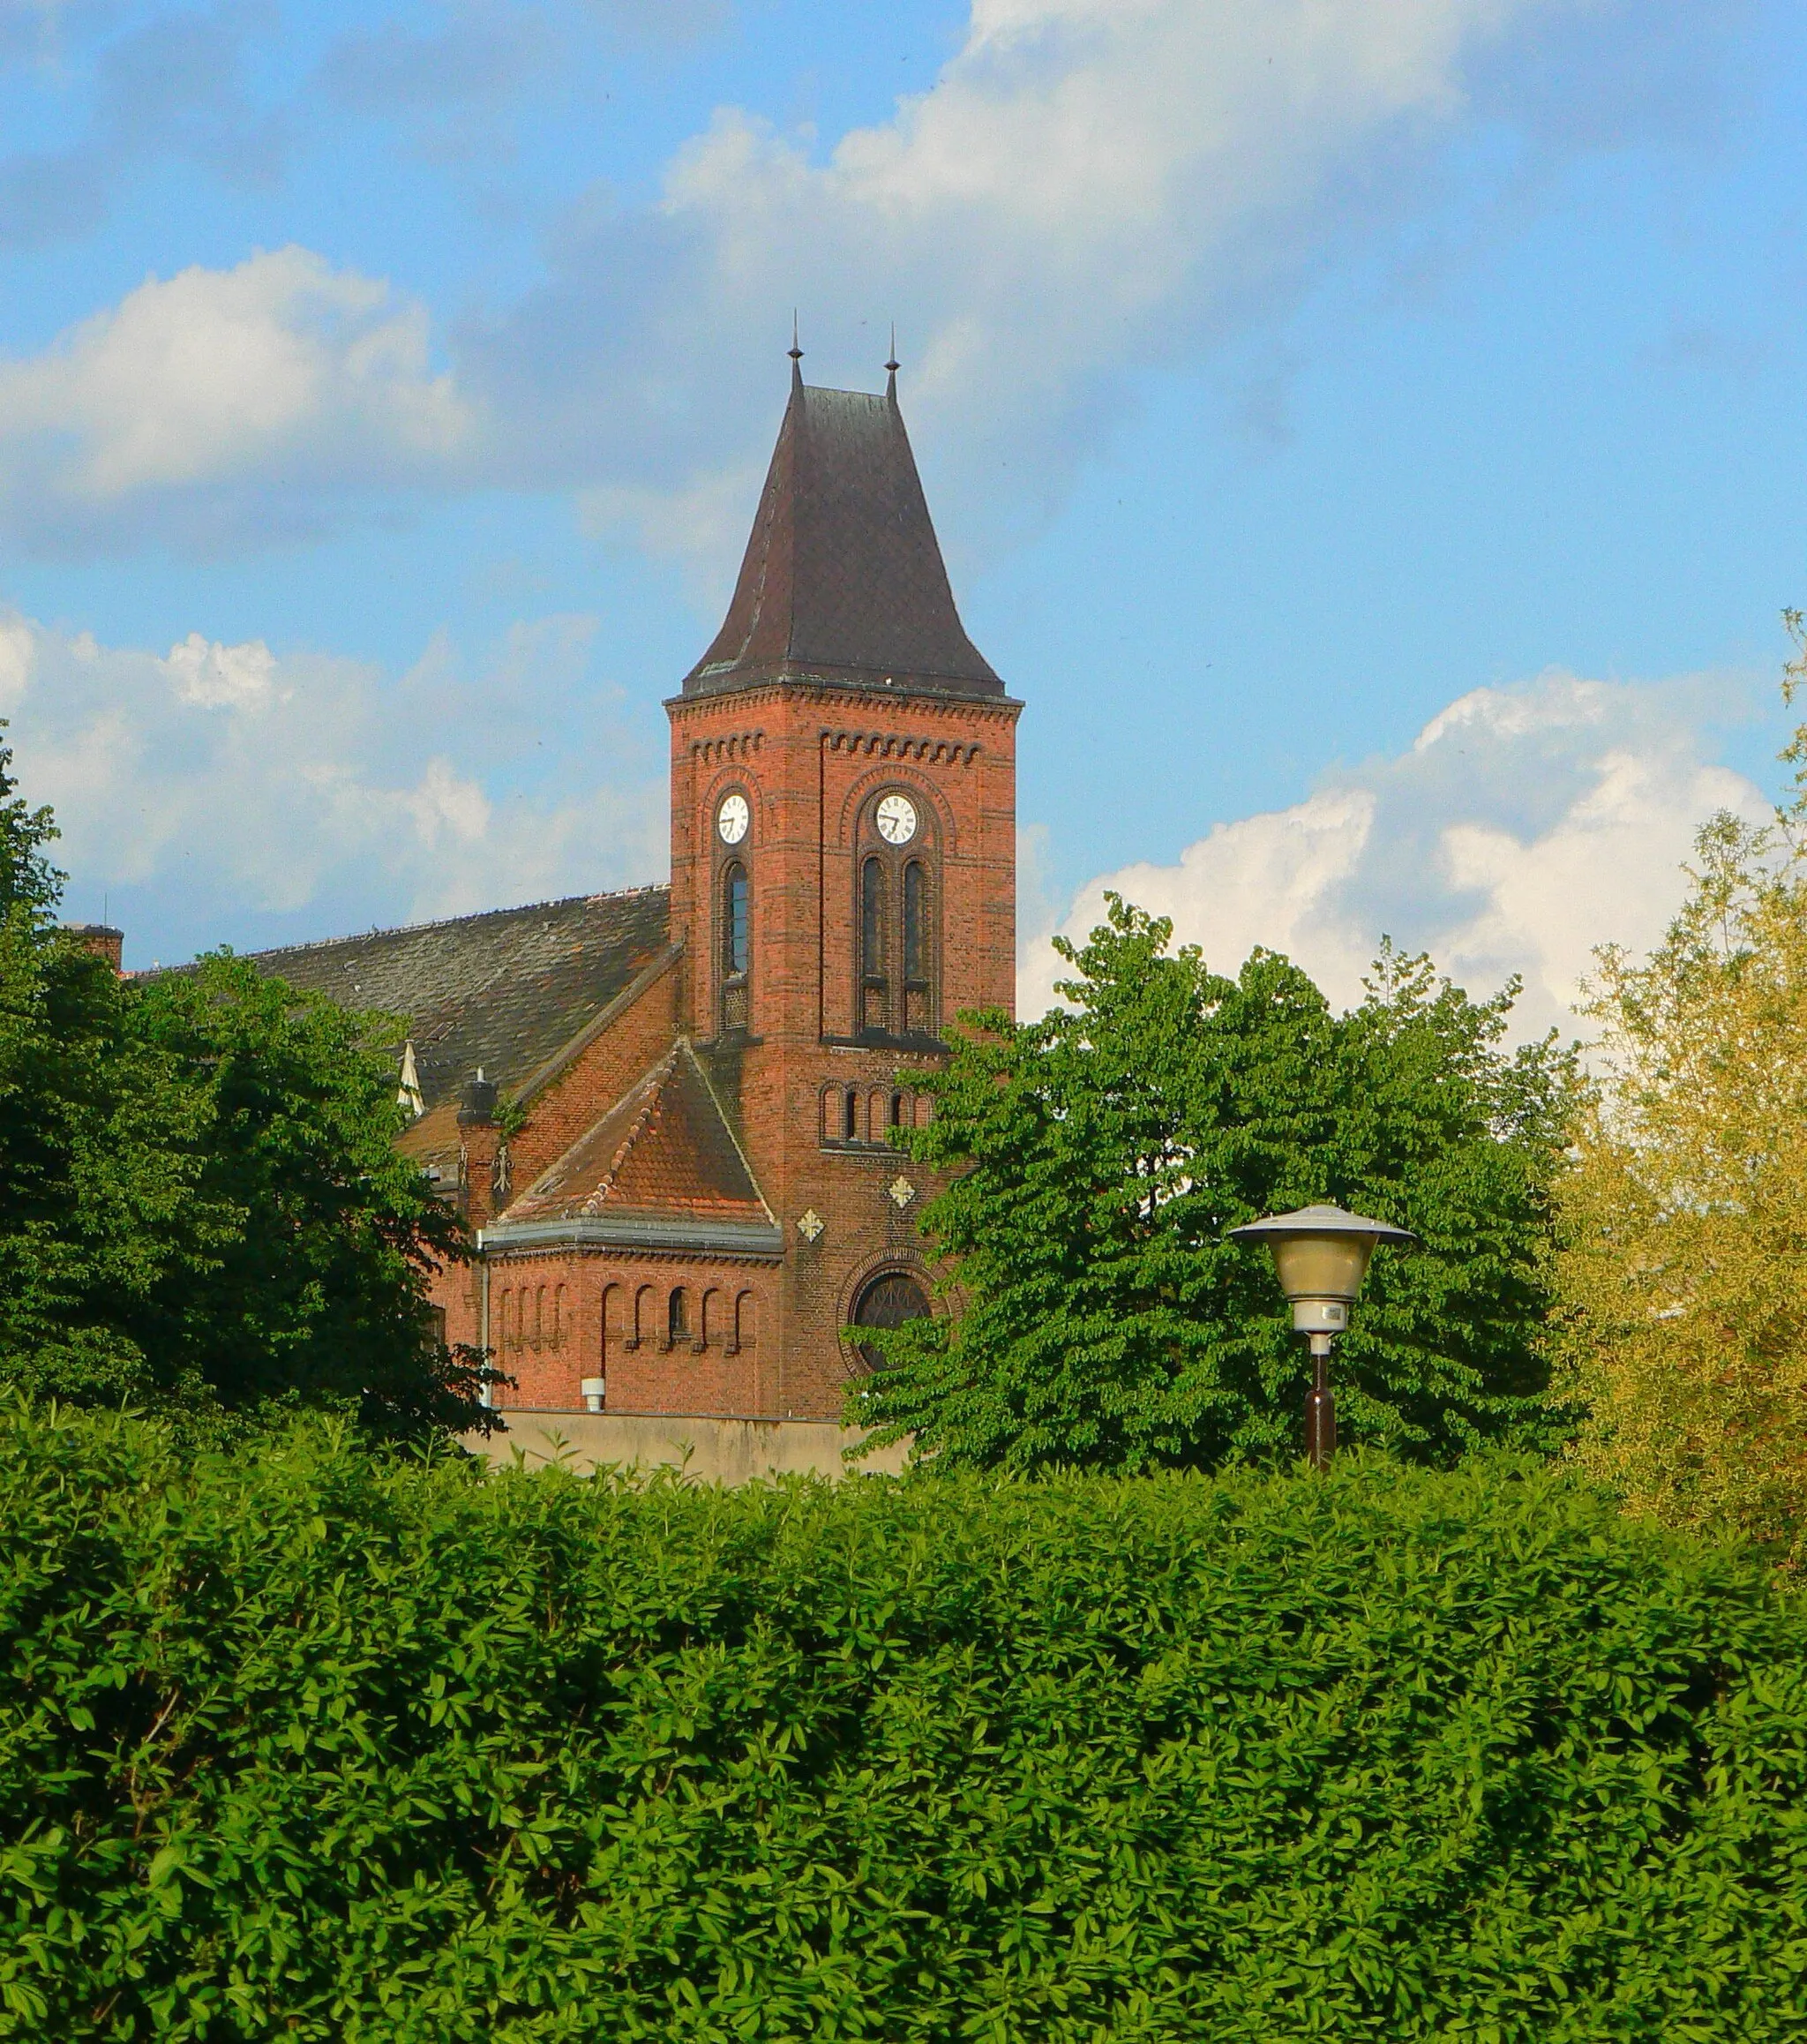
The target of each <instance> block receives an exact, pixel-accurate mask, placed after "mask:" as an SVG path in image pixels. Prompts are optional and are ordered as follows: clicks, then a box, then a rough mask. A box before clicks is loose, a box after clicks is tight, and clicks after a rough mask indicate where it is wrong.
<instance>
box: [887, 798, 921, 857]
mask: <svg viewBox="0 0 1807 2044" xmlns="http://www.w3.org/2000/svg"><path fill="white" fill-rule="evenodd" d="M878 825H879V836H880V837H881V838H883V839H884V841H885V842H886V844H888V845H907V844H908V843H909V842H910V840H911V838H913V837H915V835H916V804H915V803H914V802H912V801H911V799H910V798H909V796H908V795H887V796H886V797H885V799H884V800H883V801H881V803H880V804H879V808H878Z"/></svg>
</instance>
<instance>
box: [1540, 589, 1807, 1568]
mask: <svg viewBox="0 0 1807 2044" xmlns="http://www.w3.org/2000/svg"><path fill="white" fill-rule="evenodd" d="M1789 623H1790V625H1791V627H1793V628H1794V630H1795V632H1796V639H1797V643H1803V645H1807V642H1803V641H1802V638H1801V629H1802V620H1801V619H1800V617H1799V616H1798V614H1796V613H1789ZM1803 678H1807V659H1803V660H1797V661H1796V663H1795V664H1794V665H1793V666H1791V668H1790V669H1789V671H1788V688H1787V694H1788V697H1789V698H1790V699H1792V697H1793V695H1794V693H1795V691H1796V688H1797V687H1798V686H1799V684H1800V683H1801V681H1802V680H1803ZM1782 757H1783V758H1784V760H1786V761H1788V763H1791V764H1792V765H1793V766H1794V767H1795V769H1796V784H1795V790H1794V793H1793V795H1792V797H1791V798H1790V799H1789V800H1787V801H1785V802H1784V803H1783V804H1782V805H1781V807H1780V808H1778V809H1777V810H1776V812H1775V815H1774V817H1773V821H1772V822H1771V823H1767V824H1766V825H1753V824H1751V823H1747V822H1744V821H1742V820H1741V819H1739V818H1737V817H1736V816H1733V815H1719V816H1716V817H1714V818H1713V820H1712V821H1711V822H1709V823H1707V824H1706V827H1705V828H1704V829H1703V830H1702V831H1701V832H1700V835H1699V837H1698V840H1697V848H1696V860H1695V863H1694V864H1693V865H1692V866H1691V868H1688V893H1687V897H1686V899H1685V900H1684V902H1683V906H1682V909H1681V911H1680V913H1678V914H1677V915H1676V919H1675V921H1673V922H1672V923H1671V924H1670V926H1669V928H1668V932H1667V934H1666V935H1665V936H1664V938H1663V941H1662V942H1661V944H1659V945H1658V946H1657V948H1656V949H1655V951H1653V952H1652V954H1651V955H1650V956H1649V958H1646V959H1643V960H1641V961H1640V960H1639V959H1638V958H1633V957H1632V956H1631V955H1630V954H1629V953H1627V952H1626V951H1623V950H1620V949H1618V948H1616V947H1609V948H1608V949H1606V950H1603V951H1601V952H1600V954H1599V961H1600V963H1599V971H1598V974H1597V976H1596V979H1595V981H1594V984H1593V993H1592V1000H1591V1002H1590V1004H1589V1006H1588V1009H1587V1012H1588V1013H1589V1014H1590V1015H1592V1017H1593V1018H1594V1019H1595V1020H1596V1021H1597V1022H1598V1023H1599V1024H1600V1026H1601V1041H1600V1048H1599V1053H1598V1065H1599V1076H1598V1078H1597V1079H1596V1081H1595V1083H1594V1084H1593V1086H1591V1087H1590V1089H1589V1091H1588V1093H1587V1094H1586V1099H1585V1101H1584V1102H1583V1107H1582V1112H1581V1116H1580V1119H1579V1121H1578V1129H1577V1138H1576V1146H1575V1155H1574V1163H1573V1168H1572V1169H1571V1170H1569V1171H1568V1172H1566V1173H1565V1174H1564V1175H1563V1178H1562V1180H1561V1183H1560V1185H1559V1199H1560V1206H1561V1214H1562V1220H1563V1247H1562V1254H1561V1257H1560V1260H1559V1266H1558V1267H1559V1274H1560V1289H1561V1297H1562V1304H1563V1319H1562V1323H1561V1325H1562V1330H1563V1347H1564V1349H1565V1351H1566V1355H1567V1360H1568V1364H1569V1367H1570V1370H1571V1372H1572V1378H1573V1387H1574V1391H1575V1394H1576V1395H1577V1396H1578V1399H1579V1400H1580V1401H1582V1402H1583V1403H1584V1404H1585V1406H1586V1409H1587V1417H1586V1422H1585V1424H1584V1425H1583V1427H1582V1429H1581V1431H1580V1434H1579V1437H1578V1442H1577V1452H1578V1455H1579V1457H1580V1459H1581V1461H1582V1462H1583V1464H1584V1466H1586V1468H1587V1469H1589V1470H1590V1471H1591V1472H1592V1473H1593V1475H1594V1476H1596V1477H1599V1478H1601V1480H1603V1481H1605V1482H1607V1483H1608V1484H1612V1485H1613V1486H1614V1487H1616V1489H1617V1490H1618V1491H1619V1492H1621V1494H1622V1495H1623V1497H1624V1499H1625V1500H1626V1502H1627V1503H1628V1504H1629V1505H1631V1507H1632V1508H1633V1509H1636V1510H1641V1511H1647V1512H1651V1513H1653V1514H1656V1515H1658V1516H1660V1517H1661V1518H1664V1519H1666V1520H1668V1521H1670V1522H1674V1523H1677V1524H1717V1525H1721V1526H1725V1527H1728V1528H1730V1529H1735V1530H1736V1531H1739V1532H1741V1533H1743V1534H1745V1535H1747V1536H1749V1537H1754V1538H1757V1539H1759V1540H1763V1541H1766V1542H1772V1543H1775V1544H1778V1545H1780V1546H1781V1547H1782V1548H1784V1549H1787V1550H1788V1551H1790V1552H1794V1553H1795V1554H1796V1556H1797V1557H1798V1555H1799V1553H1800V1552H1801V1551H1802V1549H1803V1544H1807V725H1803V726H1802V727H1801V728H1800V729H1798V730H1797V731H1796V734H1795V738H1794V740H1793V742H1792V743H1791V744H1790V745H1789V746H1788V748H1787V749H1786V750H1785V751H1784V753H1783V755H1782Z"/></svg>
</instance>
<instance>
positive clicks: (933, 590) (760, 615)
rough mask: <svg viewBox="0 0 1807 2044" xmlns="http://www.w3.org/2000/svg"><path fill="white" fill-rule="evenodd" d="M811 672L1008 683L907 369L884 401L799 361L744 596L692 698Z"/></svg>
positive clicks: (972, 687)
mask: <svg viewBox="0 0 1807 2044" xmlns="http://www.w3.org/2000/svg"><path fill="white" fill-rule="evenodd" d="M799 671H803V672H806V673H812V674H822V675H824V676H825V677H826V678H828V679H832V680H844V681H851V682H852V683H854V684H856V685H859V686H865V687H874V688H884V687H886V686H888V685H889V686H891V687H894V688H910V687H912V686H913V687H916V688H928V689H933V690H934V691H936V692H937V693H941V694H952V695H1000V696H1001V695H1003V693H1004V685H1003V683H1002V682H1001V681H1000V680H999V679H998V677H997V676H996V675H995V674H994V673H993V672H992V669H991V667H990V665H988V664H987V663H986V659H985V657H984V656H983V655H982V654H981V653H980V652H979V650H978V648H977V647H976V646H975V645H974V644H973V643H972V641H971V639H969V638H968V637H967V635H966V630H965V627H964V626H963V625H962V624H961V622H960V613H959V612H958V611H957V610H956V608H955V606H954V592H953V590H952V589H951V588H949V586H948V570H947V567H946V566H945V565H944V563H943V561H942V560H941V543H940V541H939V540H937V539H936V537H935V529H934V525H933V522H932V521H931V520H930V517H929V515H928V503H927V500H926V498H925V497H924V496H923V493H922V480H921V477H919V476H918V474H917V470H916V457H915V455H913V454H912V453H911V447H910V436H909V435H908V434H907V433H906V432H904V430H903V413H902V412H901V411H900V410H898V407H897V380H896V376H895V375H894V376H893V377H892V378H891V379H890V383H889V387H888V389H887V390H886V393H885V395H883V396H882V397H876V396H874V395H870V394H869V393H867V392H866V391H857V390H818V389H816V388H814V387H813V386H806V384H805V383H804V381H803V379H802V377H801V376H800V375H799V374H797V373H796V372H795V365H794V364H793V373H792V377H791V402H790V403H789V405H788V406H787V407H786V408H785V411H784V424H783V425H782V426H781V427H780V428H779V431H778V443H777V446H776V447H775V448H774V449H773V452H772V463H771V468H770V469H769V471H768V473H767V476H766V484H765V489H764V491H763V492H761V497H760V502H759V510H758V513H757V515H755V517H754V522H753V533H752V537H750V538H749V539H748V541H747V543H746V558H745V560H743V561H742V562H741V565H740V579H739V582H738V583H737V585H736V587H735V590H734V597H733V601H732V602H731V604H730V605H729V606H728V615H727V618H726V620H724V623H723V626H722V628H721V630H720V631H719V632H718V633H717V634H716V639H715V643H713V644H712V645H711V646H710V648H709V651H708V652H706V653H705V654H704V655H703V657H702V658H701V660H700V661H698V663H697V664H696V665H695V666H694V668H693V669H692V670H691V672H690V673H689V674H688V675H686V677H685V681H684V694H685V695H716V694H718V693H720V692H722V691H723V690H725V689H730V688H744V687H746V686H747V685H749V684H750V683H753V682H755V681H761V680H773V679H776V678H778V677H780V676H783V675H784V674H787V673H788V674H794V673H798V672H799Z"/></svg>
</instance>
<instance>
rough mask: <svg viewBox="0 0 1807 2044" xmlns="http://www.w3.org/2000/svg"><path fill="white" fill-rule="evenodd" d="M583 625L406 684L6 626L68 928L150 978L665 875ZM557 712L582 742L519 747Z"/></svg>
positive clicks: (655, 833) (245, 654) (651, 793)
mask: <svg viewBox="0 0 1807 2044" xmlns="http://www.w3.org/2000/svg"><path fill="white" fill-rule="evenodd" d="M591 628H592V620H586V619H578V618H569V617H554V618H548V619H543V620H537V621H536V622H534V623H530V624H522V625H517V626H516V627H514V630H513V631H512V632H511V633H510V634H509V635H507V637H506V640H505V641H504V643H503V644H502V645H501V646H500V648H499V650H497V652H496V654H495V657H494V658H492V659H491V661H489V662H488V663H486V664H485V665H484V666H483V667H482V668H481V669H480V670H477V671H468V670H467V669H466V667H465V666H464V665H463V663H462V662H461V660H460V658H459V657H458V654H457V651H456V649H455V648H454V647H453V646H452V645H451V644H450V643H449V642H448V641H447V640H446V639H445V638H444V637H443V636H441V637H439V638H437V639H436V640H435V642H434V643H433V644H432V645H431V646H430V647H429V649H428V651H427V654H426V655H425V657H424V658H423V659H422V661H421V662H420V663H419V664H418V665H416V667H415V668H414V669H413V670H411V671H410V672H409V673H407V674H404V675H401V676H388V675H385V674H384V673H381V672H380V671H379V670H378V669H376V668H374V667H372V666H371V665H368V664H367V663H364V662H359V661H353V660H347V659H341V658H331V657H329V656H326V655H321V654H288V655H278V654H276V653H274V652H273V651H272V650H270V649H269V648H268V647H267V646H266V645H265V644H264V643H262V642H261V641H259V640H252V641H251V642H249V643H244V644H239V645H230V644H224V643H221V642H219V641H217V640H210V639H208V638H207V637H206V635H204V634H202V633H199V632H193V633H191V634H189V635H187V636H186V637H185V638H184V639H183V640H181V641H179V642H178V643H176V645H174V646H172V647H171V648H170V649H169V651H168V652H167V653H166V654H162V655H159V654H156V653H154V652H152V651H149V650H135V649H131V648H122V647H110V646H103V645H101V644H99V643H96V642H95V640H94V638H93V637H92V636H91V635H88V634H86V633H83V634H80V635H75V636H71V635H65V634H64V633H60V632H57V631H54V630H51V629H49V628H47V627H44V626H42V625H41V624H38V623H36V622H34V620H30V619H28V618H25V617H22V616H20V615H19V614H18V613H16V612H15V613H11V614H8V613H4V612H0V708H4V711H5V714H6V715H7V716H8V718H9V719H10V721H11V729H10V731H9V733H7V736H8V738H9V740H10V741H11V743H12V745H13V747H14V748H15V753H16V755H17V756H16V761H15V771H16V773H17V775H18V778H19V782H20V785H21V787H22V789H23V791H24V793H26V796H27V798H28V799H29V800H32V801H33V802H41V801H48V802H49V803H50V804H51V805H52V806H53V808H55V811H56V820H57V823H59V825H60V826H61V828H62V831H63V837H62V840H61V843H60V844H59V845H58V846H57V862H58V864H59V865H61V866H63V867H64V868H65V869H66V870H67V871H68V873H69V875H70V876H71V884H70V892H69V899H68V913H70V915H71V917H73V918H75V919H76V920H81V919H83V918H88V919H92V918H94V917H96V916H98V915H99V914H100V913H101V905H102V901H103V899H104V900H105V901H106V902H107V905H108V913H109V914H111V915H112V917H113V919H114V920H115V921H119V922H121V923H123V924H124V926H125V928H126V931H127V936H128V942H129V943H130V945H131V957H132V958H133V959H134V960H135V962H138V963H147V962H149V959H150V958H152V957H159V956H160V957H161V958H164V959H165V960H166V961H167V960H168V959H169V958H175V957H180V956H185V955H187V954H188V953H190V952H191V951H195V950H199V949H202V948H205V947H206V946H210V945H212V944H215V943H221V942H222V941H230V942H233V943H237V944H238V945H239V947H240V948H241V949H243V948H249V947H250V946H251V945H253V944H255V943H266V942H268V943H274V942H278V941H281V940H283V939H285V938H288V937H292V936H323V935H326V934H328V933H330V932H331V931H332V930H334V929H335V928H361V927H367V926H368V925H370V924H371V923H373V922H384V923H389V922H398V921H411V920H416V919H419V918H423V917H430V916H434V915H441V914H456V913H463V912H465V911H467V910H470V909H474V908H480V907H493V906H497V905H498V904H500V903H506V902H509V901H519V900H532V899H537V898H544V897H547V896H550V895H555V894H561V893H581V892H585V891H589V890H597V889H602V888H606V887H612V886H620V885H626V884H628V883H635V882H641V881H645V880H649V879H652V878H656V877H659V876H661V875H662V869H663V866H664V855H665V804H664V786H663V779H662V777H661V775H660V773H659V768H660V764H661V762H660V761H659V759H658V757H657V756H656V755H654V754H652V753H651V751H650V748H641V746H640V745H638V744H637V743H636V740H635V738H634V733H631V732H628V731H625V730H623V729H622V728H620V727H619V725H618V723H617V721H616V718H615V709H614V705H615V702H616V700H617V699H618V695H619V692H616V691H612V690H611V689H609V688H606V687H601V686H598V685H597V684H596V682H595V681H594V680H592V679H591V678H590V677H589V673H588V662H589V643H590V638H591ZM555 703H556V705H557V708H558V710H559V716H560V718H561V720H562V728H563V730H564V732H565V733H566V737H567V739H568V740H569V743H568V744H567V745H566V746H565V747H562V748H559V751H558V754H557V756H556V757H555V758H552V759H551V760H550V761H548V759H547V755H546V754H545V752H544V750H542V749H540V748H536V747H534V746H533V744H532V741H531V738H530V736H523V734H524V733H528V734H530V733H532V732H533V731H536V730H544V729H545V728H547V725H548V720H549V718H550V715H551V710H552V707H553V705H554V704H555Z"/></svg>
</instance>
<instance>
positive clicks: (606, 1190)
mask: <svg viewBox="0 0 1807 2044" xmlns="http://www.w3.org/2000/svg"><path fill="white" fill-rule="evenodd" d="M615 1216H619V1217H622V1218H626V1217H629V1216H633V1217H644V1218H655V1217H656V1218H658V1219H662V1220H666V1221H685V1222H696V1221H708V1222H727V1223H730V1224H740V1225H745V1226H752V1227H757V1228H769V1227H770V1226H771V1224H772V1216H771V1214H770V1212H769V1209H768V1208H767V1206H766V1203H765V1201H764V1200H763V1199H761V1197H760V1191H759V1187H758V1186H757V1185H756V1184H754V1178H753V1174H752V1172H751V1171H750V1170H749V1169H747V1164H746V1158H745V1157H743V1156H742V1155H741V1154H740V1151H739V1146H737V1145H736V1143H735V1141H734V1138H733V1135H732V1134H731V1131H730V1130H729V1127H728V1123H727V1122H726V1120H725V1119H724V1116H723V1113H722V1109H721V1108H720V1106H719V1105H718V1103H717V1102H716V1096H715V1094H714V1093H712V1092H711V1091H710V1088H709V1081H708V1080H707V1079H706V1078H704V1076H703V1073H702V1070H701V1066H700V1065H699V1064H698V1063H697V1061H696V1058H695V1056H694V1053H693V1052H692V1050H691V1048H690V1046H689V1045H688V1043H686V1042H684V1041H681V1040H680V1041H679V1042H677V1043H675V1044H674V1045H673V1046H672V1047H671V1050H670V1052H669V1053H668V1054H667V1055H666V1056H664V1057H663V1058H662V1059H661V1060H660V1061H659V1063H657V1064H656V1065H655V1066H654V1067H653V1069H652V1070H651V1071H649V1072H648V1073H647V1075H646V1077H645V1078H642V1079H641V1081H640V1082H639V1084H638V1085H637V1086H634V1087H632V1088H631V1089H630V1090H629V1091H628V1092H627V1093H625V1094H624V1095H623V1096H622V1098H621V1099H620V1100H619V1101H616V1103H615V1104H614V1106H613V1107H611V1108H610V1109H609V1111H608V1112H607V1113H606V1114H605V1115H604V1116H603V1117H602V1119H601V1120H600V1121H599V1122H597V1123H595V1125H594V1126H593V1127H591V1128H590V1129H589V1131H586V1133H584V1134H583V1135H581V1136H580V1137H579V1138H578V1139H577V1141H576V1142H574V1144H573V1145H572V1146H571V1147H570V1148H569V1149H568V1150H567V1151H566V1153H565V1154H564V1155H563V1156H562V1157H560V1158H559V1161H558V1162H557V1163H555V1164H553V1165H551V1166H550V1167H549V1168H548V1169H546V1170H544V1171H543V1172H542V1173H541V1174H540V1176H539V1177H538V1178H537V1179H536V1181H535V1182H534V1184H532V1185H530V1186H529V1188H528V1189H527V1191H524V1192H523V1193H522V1194H521V1197H520V1198H519V1199H516V1200H515V1201H514V1203H513V1205H511V1206H510V1207H509V1208H508V1210H507V1212H506V1214H503V1215H502V1216H501V1217H500V1221H499V1229H515V1228H519V1227H522V1226H531V1225H534V1224H536V1223H544V1222H549V1221H575V1220H578V1219H596V1218H601V1217H615Z"/></svg>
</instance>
